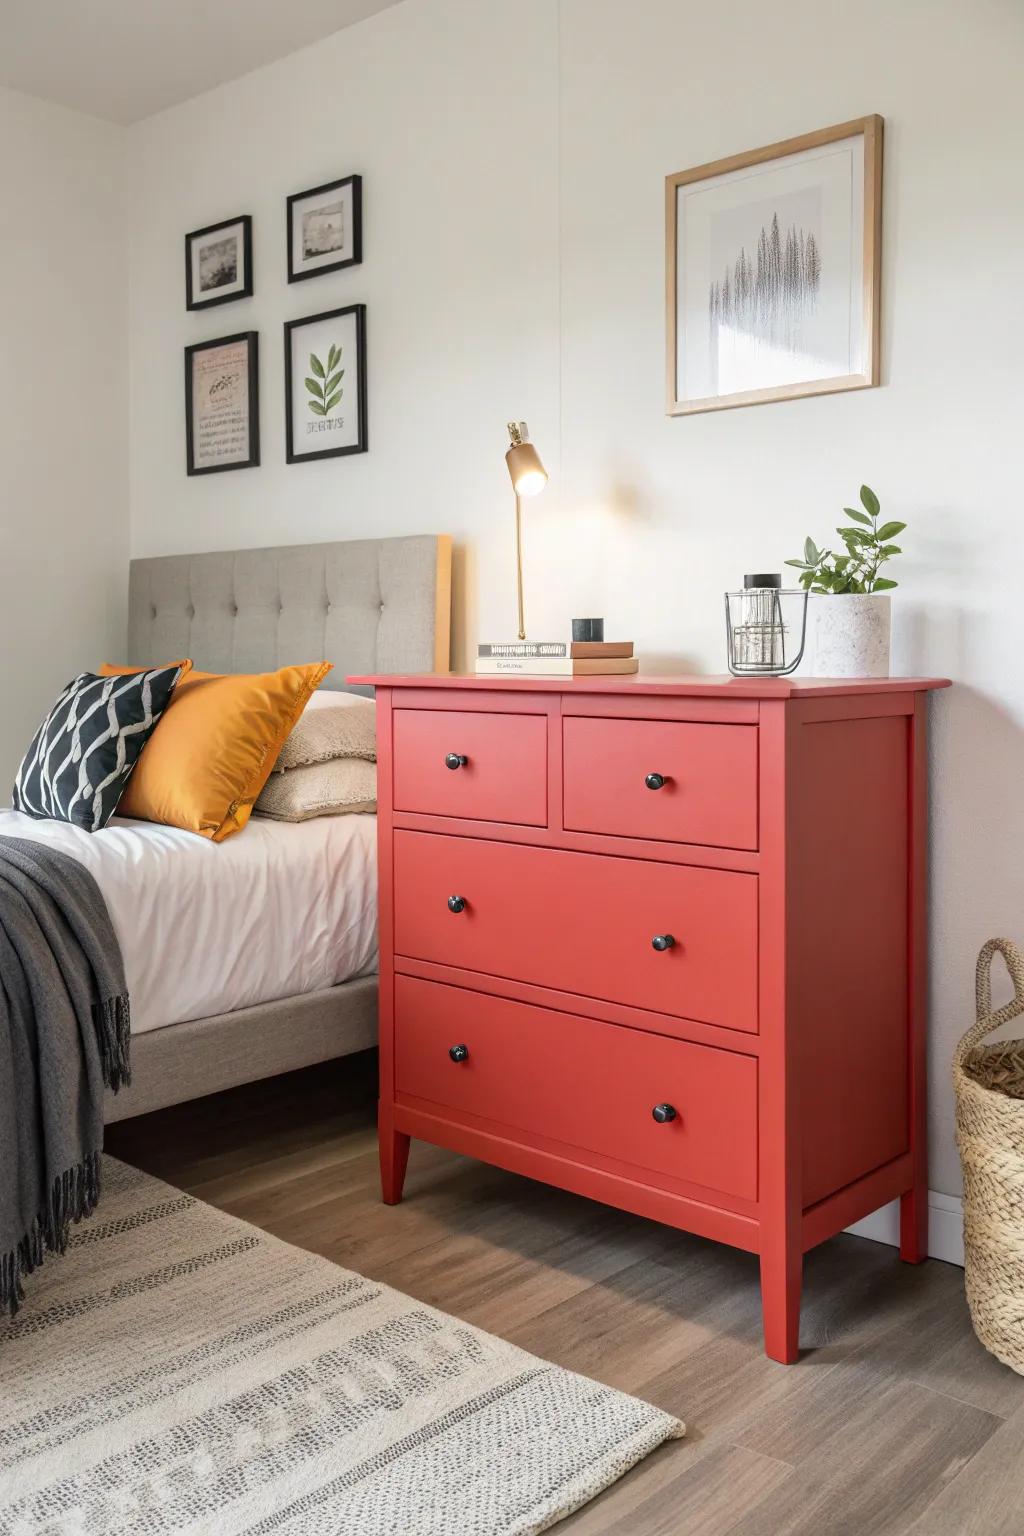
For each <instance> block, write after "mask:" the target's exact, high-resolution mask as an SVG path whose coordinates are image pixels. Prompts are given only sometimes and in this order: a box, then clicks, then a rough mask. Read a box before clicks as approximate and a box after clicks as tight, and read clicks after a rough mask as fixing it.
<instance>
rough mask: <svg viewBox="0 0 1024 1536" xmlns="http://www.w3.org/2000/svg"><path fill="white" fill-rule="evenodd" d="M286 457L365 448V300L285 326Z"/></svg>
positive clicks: (336, 453)
mask: <svg viewBox="0 0 1024 1536" xmlns="http://www.w3.org/2000/svg"><path fill="white" fill-rule="evenodd" d="M284 382H285V389H284V394H285V429H286V439H287V452H286V455H285V456H286V458H287V461H288V463H289V464H297V463H301V462H302V461H303V460H305V459H328V458H336V457H338V456H339V455H341V454H343V453H365V452H366V305H365V304H350V305H348V306H347V308H345V309H332V310H328V311H327V312H326V313H325V314H322V315H309V316H307V317H306V318H304V319H302V320H289V321H287V322H286V324H285V328H284Z"/></svg>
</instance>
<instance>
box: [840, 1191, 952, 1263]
mask: <svg viewBox="0 0 1024 1536" xmlns="http://www.w3.org/2000/svg"><path fill="white" fill-rule="evenodd" d="M846 1230H847V1232H852V1233H853V1234H854V1236H856V1237H869V1238H870V1239H871V1241H872V1242H874V1243H891V1244H892V1245H893V1247H894V1248H898V1247H899V1243H900V1203H899V1201H898V1200H894V1201H893V1202H892V1204H891V1205H883V1206H882V1208H881V1209H880V1210H877V1211H872V1213H871V1215H870V1216H865V1217H864V1220H863V1221H857V1222H854V1224H853V1226H852V1227H847V1229H846ZM928 1253H929V1255H930V1256H931V1258H933V1259H944V1260H945V1262H946V1263H947V1264H959V1265H960V1267H961V1269H962V1268H963V1262H964V1207H963V1201H962V1200H958V1199H957V1197H956V1196H955V1195H940V1194H939V1192H938V1190H936V1189H930V1190H929V1191H928Z"/></svg>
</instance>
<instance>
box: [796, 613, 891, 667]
mask: <svg viewBox="0 0 1024 1536" xmlns="http://www.w3.org/2000/svg"><path fill="white" fill-rule="evenodd" d="M891 624H892V603H891V600H890V598H889V594H888V592H865V593H864V594H863V595H861V596H857V595H854V596H850V595H849V594H846V593H840V594H839V595H838V596H834V595H832V594H829V595H828V596H824V597H823V596H815V595H813V594H812V596H811V600H810V604H809V606H808V610H807V650H808V654H809V656H810V662H811V672H812V675H813V676H814V677H888V676H889V636H890V629H891Z"/></svg>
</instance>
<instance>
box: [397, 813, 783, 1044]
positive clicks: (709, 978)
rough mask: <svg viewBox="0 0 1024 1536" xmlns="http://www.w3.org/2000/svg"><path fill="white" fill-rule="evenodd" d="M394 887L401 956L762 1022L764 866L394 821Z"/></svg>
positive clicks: (714, 1018) (744, 1024)
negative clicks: (704, 863) (712, 863)
mask: <svg viewBox="0 0 1024 1536" xmlns="http://www.w3.org/2000/svg"><path fill="white" fill-rule="evenodd" d="M394 891H395V952H396V954H398V955H409V956H411V957H413V958H416V959H420V960H433V961H435V962H437V963H439V964H442V965H454V966H460V967H463V968H465V969H466V970H471V971H483V972H488V973H490V974H492V975H495V976H505V977H510V978H512V979H513V980H517V981H525V982H533V983H535V984H536V985H538V986H546V987H553V988H557V989H558V990H560V991H566V992H575V993H578V994H580V995H582V996H587V997H598V998H603V999H608V1000H609V1001H611V1002H618V1003H626V1004H630V1005H632V1006H633V1007H636V1008H650V1009H654V1010H656V1011H658V1012H660V1013H667V1014H674V1015H677V1016H678V1017H680V1018H688V1019H699V1020H703V1021H704V1022H706V1023H708V1024H721V1025H724V1026H725V1027H726V1028H729V1029H743V1030H750V1031H756V1029H757V876H756V875H749V874H734V873H731V872H726V871H724V870H717V869H695V868H691V867H689V866H687V865H681V864H657V863H654V862H652V861H650V860H643V859H626V858H612V857H609V856H606V855H604V854H596V853H568V852H563V851H561V850H558V849H553V848H531V847H523V846H522V845H519V844H515V843H497V842H490V841H485V840H481V839H477V838H468V837H445V836H440V835H435V834H433V833H427V832H408V831H396V833H395V838H394ZM449 898H458V899H459V900H460V902H461V903H462V905H461V907H460V909H459V910H456V911H452V910H451V908H450V906H449ZM655 936H658V937H659V938H660V937H663V936H669V937H671V938H672V939H673V940H674V944H673V945H672V947H670V948H664V949H660V950H657V949H655V948H654V947H653V945H652V942H651V941H652V939H653V938H654V937H655Z"/></svg>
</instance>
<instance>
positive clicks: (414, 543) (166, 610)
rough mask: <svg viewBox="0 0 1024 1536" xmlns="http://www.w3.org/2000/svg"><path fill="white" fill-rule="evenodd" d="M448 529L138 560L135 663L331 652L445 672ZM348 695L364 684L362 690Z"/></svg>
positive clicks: (238, 668)
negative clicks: (444, 531)
mask: <svg viewBox="0 0 1024 1536" xmlns="http://www.w3.org/2000/svg"><path fill="white" fill-rule="evenodd" d="M450 618H451V540H450V538H449V537H448V535H447V534H420V535H415V536H413V537H411V538H401V539H353V540H350V541H348V542H346V543H339V544H296V545H293V546H291V547H290V548H283V549H242V550H225V551H223V552H218V553H216V554H203V555H160V556H157V557H155V558H153V559H148V560H133V561H132V562H131V567H130V575H129V582H128V654H127V660H128V661H129V662H133V663H137V664H139V665H148V664H149V663H151V662H158V661H171V660H174V659H176V658H177V657H179V656H191V658H192V660H193V662H194V663H195V665H196V667H197V669H199V670H201V671H204V672H269V671H273V670H274V669H275V668H277V667H282V666H287V665H289V664H291V663H293V662H306V661H331V662H333V663H334V671H333V672H331V673H329V674H328V677H327V680H326V682H325V684H324V687H325V688H342V689H344V688H346V687H347V685H346V683H345V677H346V675H347V674H348V673H363V674H364V675H365V674H366V673H368V672H446V671H447V670H448V665H449V625H450ZM351 691H352V692H358V693H364V692H368V691H369V690H367V689H362V688H357V689H353V690H351Z"/></svg>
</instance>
